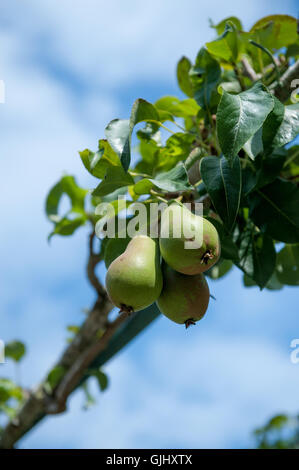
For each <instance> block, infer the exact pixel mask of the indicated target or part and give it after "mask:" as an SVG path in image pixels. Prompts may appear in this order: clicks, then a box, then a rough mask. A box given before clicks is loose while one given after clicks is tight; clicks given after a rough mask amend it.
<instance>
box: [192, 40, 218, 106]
mask: <svg viewBox="0 0 299 470" xmlns="http://www.w3.org/2000/svg"><path fill="white" fill-rule="evenodd" d="M220 76H221V69H220V65H219V63H218V62H217V60H215V59H214V58H213V57H212V56H211V54H210V53H209V52H208V51H207V50H206V49H205V48H202V49H200V51H199V53H198V55H197V58H196V61H195V65H194V67H192V69H191V70H190V77H191V79H192V82H193V87H194V90H195V93H194V98H195V100H196V101H197V103H198V104H199V106H201V107H202V108H204V109H208V108H209V107H210V102H211V97H212V93H213V91H216V89H217V85H218V82H219V79H220Z"/></svg>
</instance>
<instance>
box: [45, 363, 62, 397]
mask: <svg viewBox="0 0 299 470" xmlns="http://www.w3.org/2000/svg"><path fill="white" fill-rule="evenodd" d="M65 372H66V370H65V368H64V367H62V366H56V367H54V368H53V369H52V370H51V371H50V372H49V374H48V377H47V379H46V381H45V383H44V387H45V389H46V391H47V393H52V391H53V390H54V388H55V387H56V385H58V384H59V382H60V380H61V379H62V377H63V376H64V374H65Z"/></svg>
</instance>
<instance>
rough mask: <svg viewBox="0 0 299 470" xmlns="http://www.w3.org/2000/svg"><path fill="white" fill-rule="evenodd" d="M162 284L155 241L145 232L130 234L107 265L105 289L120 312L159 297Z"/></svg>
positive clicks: (132, 310)
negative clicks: (143, 233)
mask: <svg viewBox="0 0 299 470" xmlns="http://www.w3.org/2000/svg"><path fill="white" fill-rule="evenodd" d="M162 285H163V279H162V272H161V266H160V256H159V246H158V243H157V242H156V241H154V240H152V239H151V238H150V237H147V236H145V235H138V236H136V237H133V238H132V240H131V241H130V243H129V244H128V246H127V248H126V250H125V251H124V252H123V253H122V254H121V255H120V256H118V258H116V259H115V260H114V261H113V262H112V263H111V264H110V266H109V268H108V271H107V275H106V288H107V293H108V295H109V297H110V299H111V301H112V303H113V304H114V305H115V306H116V307H119V308H120V310H121V311H124V312H128V313H131V312H137V311H138V310H142V309H144V308H145V307H148V306H149V305H151V304H152V303H153V302H155V300H157V298H158V297H159V295H160V293H161V290H162Z"/></svg>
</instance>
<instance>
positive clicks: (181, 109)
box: [155, 95, 200, 121]
mask: <svg viewBox="0 0 299 470" xmlns="http://www.w3.org/2000/svg"><path fill="white" fill-rule="evenodd" d="M155 107H156V108H157V110H158V112H159V115H160V121H166V120H170V121H173V120H174V119H173V116H176V117H182V118H187V117H188V116H196V114H197V113H198V111H199V109H200V108H199V106H198V104H197V103H196V101H195V100H194V99H192V98H189V99H186V100H182V101H180V100H179V99H178V98H177V97H176V96H168V95H167V96H163V97H162V98H160V99H158V100H157V101H156V102H155ZM161 113H162V114H161Z"/></svg>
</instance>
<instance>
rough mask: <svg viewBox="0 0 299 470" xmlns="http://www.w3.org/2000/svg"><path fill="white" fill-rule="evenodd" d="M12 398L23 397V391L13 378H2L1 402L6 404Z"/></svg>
mask: <svg viewBox="0 0 299 470" xmlns="http://www.w3.org/2000/svg"><path fill="white" fill-rule="evenodd" d="M11 398H14V399H15V400H17V401H21V400H22V399H23V391H22V389H21V387H19V386H17V385H16V384H15V383H14V382H12V380H10V379H4V378H0V403H1V404H4V403H6V402H7V401H8V400H10V399H11Z"/></svg>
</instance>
